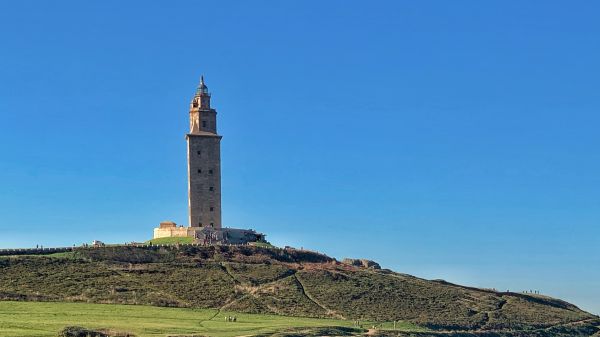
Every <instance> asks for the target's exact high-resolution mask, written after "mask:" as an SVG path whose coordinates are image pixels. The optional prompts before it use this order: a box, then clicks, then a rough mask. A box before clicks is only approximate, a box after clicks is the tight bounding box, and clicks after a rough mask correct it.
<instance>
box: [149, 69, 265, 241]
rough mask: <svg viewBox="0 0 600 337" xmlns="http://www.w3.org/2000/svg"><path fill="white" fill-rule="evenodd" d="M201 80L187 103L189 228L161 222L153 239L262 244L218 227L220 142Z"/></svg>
mask: <svg viewBox="0 0 600 337" xmlns="http://www.w3.org/2000/svg"><path fill="white" fill-rule="evenodd" d="M210 99H211V94H210V93H209V92H208V86H206V84H205V83H204V76H202V77H201V79H200V84H199V85H198V88H197V90H196V93H195V95H194V97H193V98H192V101H191V103H190V110H189V118H190V131H189V133H187V134H186V135H185V138H186V142H187V171H188V227H183V226H177V224H175V223H174V222H172V221H163V222H161V223H160V225H159V226H158V228H155V229H154V239H158V238H165V237H192V238H194V239H195V241H196V242H197V243H204V244H215V243H231V244H244V243H248V242H256V241H265V235H264V234H261V233H257V232H256V231H254V230H251V229H236V228H223V226H222V223H221V138H222V136H221V135H219V134H218V133H217V111H216V110H215V109H213V108H212V107H211V105H210Z"/></svg>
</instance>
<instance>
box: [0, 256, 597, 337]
mask: <svg viewBox="0 0 600 337" xmlns="http://www.w3.org/2000/svg"><path fill="white" fill-rule="evenodd" d="M352 261H353V262H355V261H359V260H352ZM0 300H23V301H71V302H91V303H120V304H149V305H155V306H170V307H188V308H215V309H221V310H231V311H239V312H247V313H269V314H279V315H289V316H303V317H330V318H338V319H347V320H371V321H382V322H383V321H407V322H411V323H414V324H417V325H419V326H422V327H424V328H428V329H431V330H432V332H431V333H430V335H428V336H433V335H435V334H445V335H448V333H450V332H452V333H459V332H460V333H468V334H472V335H473V336H513V335H514V336H520V335H516V334H514V333H516V332H519V331H520V332H527V333H528V334H529V335H532V336H536V335H537V336H563V335H565V336H591V335H593V334H594V333H597V332H598V331H599V330H600V329H599V328H598V327H599V326H600V320H599V319H598V317H597V316H594V315H591V314H589V313H587V312H585V311H583V310H581V309H579V308H578V307H577V306H575V305H573V304H570V303H568V302H565V301H562V300H559V299H554V298H550V297H546V296H541V295H532V294H520V293H511V292H497V291H493V290H489V289H478V288H472V287H466V286H460V285H456V284H452V283H449V282H445V281H440V280H437V281H430V280H425V279H421V278H418V277H414V276H411V275H407V274H401V273H396V272H393V271H391V270H387V269H377V268H376V267H375V265H372V264H371V265H369V263H367V262H365V264H364V265H363V264H361V263H348V262H347V263H342V262H339V261H337V260H336V259H334V258H331V257H329V256H326V255H323V254H320V253H316V252H311V251H306V250H296V249H279V248H268V247H252V246H195V245H177V246H160V247H158V246H153V247H152V246H145V247H129V246H119V247H102V248H81V249H76V250H75V251H73V252H68V253H61V254H60V255H59V256H55V257H53V256H15V257H4V258H0ZM491 333H495V334H496V335H490V334H491ZM498 333H502V334H500V335H499V334H498ZM565 333H566V334H565ZM432 334H433V335H432ZM529 335H528V336H529ZM423 336H425V335H423ZM464 336H469V335H464Z"/></svg>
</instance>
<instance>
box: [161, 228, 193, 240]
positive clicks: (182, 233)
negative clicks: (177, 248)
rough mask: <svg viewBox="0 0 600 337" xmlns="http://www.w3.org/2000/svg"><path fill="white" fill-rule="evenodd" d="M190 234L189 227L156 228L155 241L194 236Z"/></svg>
mask: <svg viewBox="0 0 600 337" xmlns="http://www.w3.org/2000/svg"><path fill="white" fill-rule="evenodd" d="M190 234H191V233H188V227H171V228H154V239H160V238H172V237H177V238H184V237H188V236H193V234H192V235H190Z"/></svg>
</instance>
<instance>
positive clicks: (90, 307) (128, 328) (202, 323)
mask: <svg viewBox="0 0 600 337" xmlns="http://www.w3.org/2000/svg"><path fill="white" fill-rule="evenodd" d="M226 316H236V318H237V321H236V322H227V321H226V319H225V317H226ZM352 324H353V322H352V321H343V320H331V319H313V318H301V317H286V316H276V315H254V314H242V313H233V312H219V311H217V310H211V309H181V308H160V307H150V306H133V305H115V304H87V303H55V302H10V301H6V302H3V301H0V335H1V336H2V337H55V336H56V335H57V333H58V331H60V330H61V329H62V328H64V327H65V326H72V325H77V326H83V327H86V328H91V329H113V330H116V331H123V332H131V333H135V334H136V335H137V336H138V337H154V336H161V337H164V336H166V335H168V334H172V335H176V334H199V335H206V336H212V337H232V336H247V335H255V334H262V333H272V332H276V331H280V330H282V329H285V328H294V327H328V326H342V327H352ZM364 324H365V325H367V324H376V323H369V322H364ZM387 325H389V324H387ZM369 326H370V325H369ZM398 328H403V329H407V330H412V329H413V328H414V329H418V328H417V327H414V326H412V325H409V324H406V323H403V324H402V325H398Z"/></svg>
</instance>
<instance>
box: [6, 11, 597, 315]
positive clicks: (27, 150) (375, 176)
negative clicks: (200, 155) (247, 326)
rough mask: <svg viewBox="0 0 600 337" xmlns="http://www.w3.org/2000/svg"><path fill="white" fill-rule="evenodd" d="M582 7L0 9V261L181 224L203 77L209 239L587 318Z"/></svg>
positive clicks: (586, 85) (588, 56)
mask: <svg viewBox="0 0 600 337" xmlns="http://www.w3.org/2000/svg"><path fill="white" fill-rule="evenodd" d="M599 12H600V4H599V3H598V2H595V1H578V2H576V3H575V2H565V1H505V0H502V1H460V2H456V1H452V2H450V1H389V2H385V1H378V2H365V1H341V0H339V1H252V2H250V1H237V2H229V1H211V2H200V1H160V2H159V1H137V2H136V1H126V2H125V1H52V2H51V1H3V2H2V3H1V4H0V114H1V119H0V216H1V222H0V246H1V247H26V246H35V245H36V244H43V245H45V246H54V245H61V246H62V245H72V244H74V243H76V244H80V243H82V242H89V241H91V240H92V239H100V240H103V241H108V242H125V241H132V240H135V241H142V240H146V239H148V238H149V237H150V236H151V232H152V228H153V227H155V226H156V225H157V224H158V222H159V221H161V220H166V219H171V220H174V221H176V222H177V223H180V224H185V223H186V211H187V208H186V207H187V205H186V197H187V195H186V193H187V191H186V188H187V187H186V157H185V153H186V152H185V141H184V133H185V132H186V130H187V127H188V104H189V101H190V99H191V97H192V95H193V93H194V90H195V87H196V85H197V82H198V78H199V76H200V74H202V73H203V74H205V76H206V80H207V84H208V86H209V88H210V90H211V91H212V93H213V105H214V107H216V108H217V109H218V111H219V115H218V117H219V123H220V124H219V127H220V132H221V133H222V135H223V136H224V138H223V142H222V151H223V153H222V158H223V210H224V214H223V215H224V224H225V225H227V226H231V227H234V226H239V227H243V228H255V229H257V230H259V231H262V232H265V233H267V234H268V237H269V238H270V239H271V241H272V242H274V243H275V244H278V245H293V246H297V247H300V246H303V247H307V248H311V249H314V250H319V251H322V252H325V253H327V254H330V255H333V256H335V257H338V258H343V257H365V258H371V259H374V260H376V261H379V262H380V263H381V264H382V265H383V266H384V267H388V268H392V269H394V270H397V271H400V272H406V273H410V274H415V275H417V276H422V277H426V278H443V279H446V280H448V281H452V282H457V283H465V284H469V285H474V286H482V287H490V288H491V287H494V288H497V289H502V290H504V289H510V290H514V291H521V290H524V289H539V290H540V291H541V292H542V293H545V294H549V295H552V296H557V297H561V298H564V299H566V300H569V301H573V302H575V303H576V304H578V305H580V306H581V307H583V308H585V309H587V310H590V311H592V312H594V313H600V286H599V284H600V267H599V266H600V252H599V250H600V227H599V223H600V134H599V125H600V117H599V113H600V95H599V94H598V88H600V62H599V61H598V60H600V39H599V38H598V37H599V36H600V21H599V20H598V13H599Z"/></svg>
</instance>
